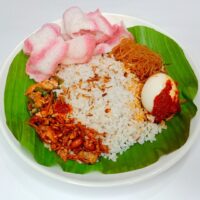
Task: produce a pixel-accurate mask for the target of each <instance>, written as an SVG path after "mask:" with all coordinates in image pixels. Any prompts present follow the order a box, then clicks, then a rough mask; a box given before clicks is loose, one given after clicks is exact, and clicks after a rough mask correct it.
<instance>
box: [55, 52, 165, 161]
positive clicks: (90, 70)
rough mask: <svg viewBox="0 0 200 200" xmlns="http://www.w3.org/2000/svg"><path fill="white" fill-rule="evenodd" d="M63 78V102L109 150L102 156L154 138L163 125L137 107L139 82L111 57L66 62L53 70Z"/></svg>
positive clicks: (138, 104)
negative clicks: (102, 136)
mask: <svg viewBox="0 0 200 200" xmlns="http://www.w3.org/2000/svg"><path fill="white" fill-rule="evenodd" d="M57 76H59V77H60V78H62V79H63V80H64V83H63V84H62V89H61V90H57V93H62V92H63V91H64V95H65V101H66V103H67V104H70V105H71V106H72V108H73V111H72V113H71V116H70V117H72V118H74V119H75V120H76V121H77V123H78V122H81V123H82V124H84V125H86V126H87V127H90V128H92V129H94V130H96V131H98V132H99V133H106V137H105V138H104V140H103V144H104V145H108V147H109V153H108V154H106V153H103V154H102V156H104V157H106V158H108V159H111V160H113V161H115V160H116V159H117V154H118V153H119V154H121V153H123V152H124V151H126V150H127V149H128V148H129V147H130V146H132V145H133V144H135V143H140V144H143V143H144V142H146V141H154V140H155V135H156V134H158V133H160V132H161V130H162V129H163V128H165V125H164V124H156V123H154V122H153V119H152V118H151V116H148V114H147V113H146V112H145V110H144V109H143V107H142V106H141V103H140V102H141V101H140V92H141V88H142V86H143V83H142V82H141V81H140V80H139V78H138V77H137V76H136V75H135V74H134V73H131V72H130V71H129V70H127V69H126V68H125V66H124V64H123V63H122V62H120V61H116V60H115V59H114V58H113V57H108V56H106V55H104V56H101V55H99V56H94V57H93V58H92V59H91V60H90V62H89V63H87V64H77V65H68V66H67V67H62V66H61V68H60V69H59V71H58V72H57Z"/></svg>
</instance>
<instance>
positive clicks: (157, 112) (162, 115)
mask: <svg viewBox="0 0 200 200" xmlns="http://www.w3.org/2000/svg"><path fill="white" fill-rule="evenodd" d="M171 89H172V83H171V81H170V80H168V81H167V82H166V86H165V88H164V89H163V90H162V91H161V93H160V94H159V95H157V96H156V97H155V99H154V106H153V111H152V113H151V114H152V115H154V116H155V122H156V123H159V122H161V121H162V120H164V119H167V118H169V117H171V116H172V115H174V114H175V113H177V112H180V111H181V107H180V103H179V99H178V98H177V96H178V91H176V95H175V97H174V98H172V97H171V96H170V91H171Z"/></svg>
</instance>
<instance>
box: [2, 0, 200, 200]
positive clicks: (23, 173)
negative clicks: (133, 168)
mask: <svg viewBox="0 0 200 200" xmlns="http://www.w3.org/2000/svg"><path fill="white" fill-rule="evenodd" d="M72 5H78V6H80V7H81V8H82V9H83V10H85V11H92V10H95V9H96V8H100V9H101V11H102V12H111V13H120V14H126V15H131V16H135V17H139V18H142V19H145V20H147V21H149V22H151V23H154V24H156V25H158V26H160V27H161V28H162V29H164V30H166V31H167V32H169V33H170V34H171V35H172V36H174V37H175V38H177V39H178V41H179V42H180V43H181V44H183V46H184V47H185V48H186V49H187V51H189V53H190V55H191V57H192V58H193V59H194V60H196V63H197V64H198V65H199V66H200V56H199V52H200V1H198V0H190V1H186V0H185V1H183V0H166V1H163V0H112V1H111V0H100V1H97V0H96V1H95V0H85V1H81V0H77V1H71V0H43V1H42V0H34V1H30V0H0V64H2V63H3V61H4V60H5V59H6V57H7V56H8V55H9V53H10V52H11V51H12V50H13V48H14V47H15V46H16V45H17V44H18V42H20V41H21V40H22V39H24V38H25V37H26V36H27V35H28V34H29V33H31V32H32V31H34V30H35V29H36V28H38V27H39V26H41V25H42V24H43V23H46V22H51V21H53V20H55V19H58V18H60V17H61V15H62V13H63V11H64V10H65V9H66V8H68V7H70V6H72ZM0 67H1V66H0ZM0 199H2V200H4V199H6V200H12V199H15V200H18V199H19V200H23V199H27V200H29V199H30V200H32V199H48V200H51V199H52V200H54V199H58V200H60V199H67V200H71V199H73V200H76V199H88V200H89V199H115V200H117V199H132V200H134V199H137V200H140V199H153V200H161V199H162V200H165V199H166V200H169V199H175V200H187V199H192V200H199V199H200V136H199V137H198V138H197V141H196V142H195V144H194V145H193V146H192V148H191V150H190V151H189V152H188V153H187V155H186V156H185V157H184V158H183V159H182V160H181V161H180V162H179V163H177V164H176V165H175V166H174V167H172V168H171V169H170V170H168V171H166V172H164V173H163V174H161V175H159V176H158V177H156V178H152V179H150V180H148V181H146V182H142V183H139V184H135V185H131V186H123V187H115V188H86V187H78V186H73V185H69V184H62V183H60V182H56V181H55V180H51V179H50V178H47V177H45V176H43V175H41V174H39V173H38V172H35V171H33V170H30V169H29V166H28V165H27V164H25V163H23V161H22V160H21V159H20V158H18V157H17V156H16V153H15V152H13V150H12V149H11V148H10V147H9V146H8V144H7V142H6V141H4V140H3V136H2V135H0Z"/></svg>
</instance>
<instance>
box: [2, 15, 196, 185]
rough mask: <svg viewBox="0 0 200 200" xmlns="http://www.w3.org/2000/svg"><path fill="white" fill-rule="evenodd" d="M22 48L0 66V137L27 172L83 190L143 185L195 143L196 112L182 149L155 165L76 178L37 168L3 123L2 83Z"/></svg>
mask: <svg viewBox="0 0 200 200" xmlns="http://www.w3.org/2000/svg"><path fill="white" fill-rule="evenodd" d="M105 16H106V17H107V19H108V20H109V21H110V22H112V23H118V22H119V21H123V22H124V23H125V25H126V26H127V27H131V26H134V25H146V26H149V27H152V28H155V29H156V30H158V31H160V32H162V33H164V34H166V35H168V36H169V34H167V33H166V32H164V31H162V30H161V29H160V28H159V27H157V26H155V25H153V24H150V23H148V22H146V21H144V20H141V19H138V18H135V17H129V16H125V15H116V14H105ZM57 22H58V21H57ZM170 37H171V36H170ZM171 38H172V37H171ZM176 41H177V40H176ZM22 44H23V42H21V43H20V44H19V45H18V46H17V47H16V48H15V49H14V50H13V52H12V53H11V54H10V56H9V57H8V59H7V60H6V61H5V63H4V65H3V66H1V71H0V80H1V85H0V132H1V133H2V134H3V135H4V137H5V139H6V140H7V143H8V145H10V147H11V148H13V150H14V151H15V152H16V156H20V157H21V158H22V162H26V163H27V164H29V165H30V167H31V168H32V169H31V170H37V171H39V172H40V173H43V174H45V175H46V176H49V177H52V178H54V179H57V180H60V181H63V182H67V183H73V184H77V185H83V186H91V187H108V186H116V185H124V184H133V183H136V182H139V181H144V180H146V179H148V178H150V177H153V176H156V175H159V174H160V173H161V172H164V171H165V170H166V169H168V168H169V167H171V166H172V165H174V164H175V163H176V162H177V161H178V160H180V159H181V158H182V157H183V156H184V155H185V154H186V152H187V151H188V150H189V148H190V147H191V146H192V144H193V142H194V141H195V138H196V136H197V135H198V131H199V126H198V124H199V123H200V117H199V115H200V113H199V111H197V114H196V116H195V118H194V119H192V122H191V129H190V135H189V138H188V140H187V142H186V143H185V145H183V146H182V147H181V148H180V149H178V150H176V151H175V152H173V153H170V154H168V155H165V156H162V157H161V158H160V159H159V161H157V162H156V163H154V164H152V165H150V166H148V167H145V168H143V169H139V170H134V171H130V172H125V173H120V174H109V175H104V174H101V173H90V174H84V175H78V174H71V173H67V172H63V171H62V170H61V169H60V167H57V166H56V167H44V166H41V165H39V164H38V163H37V162H36V161H35V160H34V159H33V158H32V155H31V154H29V153H27V152H26V150H24V149H22V148H21V146H20V144H19V143H18V141H17V140H16V139H15V138H14V136H13V134H12V133H11V132H10V130H9V129H8V127H7V125H6V119H5V114H4V89H5V82H6V77H7V73H8V69H9V66H10V64H11V62H12V60H13V58H14V57H15V55H16V54H17V53H18V52H19V51H20V50H21V49H22ZM180 46H182V45H180ZM182 47H183V46H182ZM185 53H186V52H185ZM186 56H187V58H188V60H189V62H190V63H191V65H192V67H193V70H194V72H195V74H196V76H197V79H198V80H200V75H199V74H200V73H199V69H198V67H197V66H196V65H195V63H194V61H193V60H192V59H191V58H190V57H189V56H188V54H187V53H186ZM199 102H200V97H199V92H198V94H197V96H196V98H195V104H196V105H197V106H199Z"/></svg>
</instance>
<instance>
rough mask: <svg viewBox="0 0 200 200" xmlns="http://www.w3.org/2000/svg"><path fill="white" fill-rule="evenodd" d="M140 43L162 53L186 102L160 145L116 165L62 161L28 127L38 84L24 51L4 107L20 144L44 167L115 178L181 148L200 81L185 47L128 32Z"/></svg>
mask: <svg viewBox="0 0 200 200" xmlns="http://www.w3.org/2000/svg"><path fill="white" fill-rule="evenodd" d="M128 30H129V31H130V32H131V33H132V34H133V35H134V37H135V40H136V41H137V42H138V43H141V44H145V45H147V46H148V47H149V48H150V49H152V50H154V51H155V52H157V53H159V54H160V55H161V56H162V58H163V60H164V64H165V65H166V69H167V72H168V73H169V75H170V76H172V77H173V78H174V79H175V80H176V81H177V82H178V88H179V91H180V98H181V99H184V102H185V103H183V104H182V105H181V112H180V113H179V114H177V115H175V117H173V118H172V119H171V120H169V121H168V122H167V127H168V128H167V129H166V130H163V131H162V133H160V134H158V135H157V136H156V141H154V142H145V143H144V144H142V145H141V144H135V145H134V146H132V147H130V148H129V149H128V150H127V151H126V152H124V153H123V154H122V155H119V157H118V160H117V161H116V162H113V161H110V160H108V159H105V158H100V160H99V161H98V162H97V163H96V164H93V165H87V164H80V163H77V162H75V161H71V160H69V161H66V162H64V161H63V160H61V159H60V158H59V157H58V156H57V155H56V154H55V153H54V152H53V151H49V150H48V149H47V148H45V146H44V144H43V143H42V142H41V141H40V139H39V138H38V136H37V134H36V133H35V131H34V130H33V129H32V128H31V127H30V126H29V125H28V123H27V121H28V119H29V117H30V116H29V113H28V111H27V99H26V97H25V95H24V94H25V91H26V89H27V88H28V87H29V86H30V85H31V84H33V83H34V82H33V81H32V80H30V79H29V77H28V76H27V75H26V73H25V65H26V62H27V59H28V57H27V56H26V55H25V54H24V53H23V51H20V52H19V53H18V54H17V55H16V56H15V58H14V60H13V61H12V64H11V66H10V68H9V72H8V75H7V81H6V87H5V93H4V105H5V114H6V123H7V125H8V127H9V129H10V130H11V132H12V134H13V135H14V136H15V138H16V139H17V140H18V141H19V143H20V144H21V145H22V146H23V147H24V148H26V149H27V150H28V151H29V152H30V153H31V154H32V156H33V157H34V159H35V161H36V162H38V163H39V164H41V165H44V166H53V165H59V166H60V167H61V168H62V169H63V171H66V172H71V173H78V174H84V173H88V172H91V171H99V172H102V173H105V174H114V173H121V172H127V171H131V170H136V169H139V168H143V167H146V166H148V165H150V164H152V163H154V162H156V161H157V160H158V159H159V158H160V157H161V156H163V155H166V154H169V153H170V152H173V151H174V150H176V149H178V148H180V147H181V146H182V145H184V143H185V142H186V141H187V138H188V136H189V129H190V121H191V119H192V118H193V117H194V116H195V113H196V111H197V107H196V106H195V104H194V103H193V99H194V97H195V95H196V93H197V89H198V81H197V78H196V76H195V74H194V72H193V70H192V68H191V66H190V64H189V62H188V61H187V59H186V57H185V55H184V52H183V50H182V49H181V47H180V46H179V45H178V44H177V43H176V42H175V41H174V40H173V39H171V38H169V37H168V36H166V35H164V34H162V33H160V32H158V31H156V30H154V29H152V28H149V27H145V26H135V27H131V28H129V29H128Z"/></svg>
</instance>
